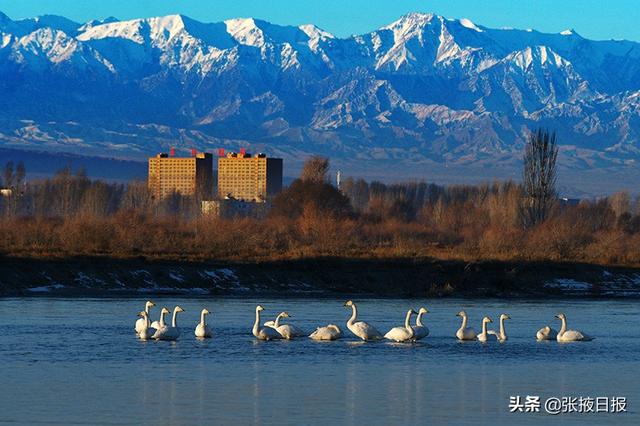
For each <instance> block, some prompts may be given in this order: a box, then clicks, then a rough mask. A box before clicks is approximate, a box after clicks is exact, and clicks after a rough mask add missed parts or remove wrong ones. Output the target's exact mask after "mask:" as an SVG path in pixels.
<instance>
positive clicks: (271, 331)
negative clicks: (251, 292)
mask: <svg viewBox="0 0 640 426" xmlns="http://www.w3.org/2000/svg"><path fill="white" fill-rule="evenodd" d="M262 311H264V308H263V307H262V305H258V306H256V322H255V323H254V324H253V330H252V332H253V335H254V336H256V338H258V339H260V340H273V339H282V336H280V333H278V331H277V330H276V329H275V328H272V327H263V328H260V312H262Z"/></svg>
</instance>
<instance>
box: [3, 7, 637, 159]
mask: <svg viewBox="0 0 640 426" xmlns="http://www.w3.org/2000/svg"><path fill="white" fill-rule="evenodd" d="M0 99H2V103H3V104H4V105H3V106H4V107H3V108H2V109H1V110H0V111H1V112H0V144H4V145H10V146H14V147H15V146H18V147H20V146H22V147H37V148H39V149H54V150H63V151H64V150H66V151H73V152H84V153H91V154H95V153H99V154H108V155H119V156H143V155H146V154H149V153H154V152H155V151H157V150H160V149H166V148H167V147H168V146H170V145H176V146H185V147H196V148H199V149H202V150H212V149H213V148H216V147H219V146H234V147H237V146H238V145H239V144H242V145H244V146H252V145H254V146H256V148H257V149H261V150H267V151H268V152H271V153H276V154H279V155H284V156H285V157H287V156H296V155H299V154H301V153H324V154H329V155H331V156H332V157H334V158H343V159H348V158H358V159H360V160H367V159H378V160H380V159H382V160H384V159H397V160H400V161H411V162H418V163H433V164H435V163H446V164H449V165H450V164H461V165H462V164H478V165H496V164H503V165H510V164H511V165H513V164H515V162H517V160H518V159H519V158H520V157H521V149H522V144H523V142H524V140H525V138H526V137H527V134H528V132H529V131H530V130H531V129H534V128H537V127H540V126H542V127H549V128H550V129H553V130H556V131H557V133H558V136H559V139H560V141H561V143H562V157H561V158H562V162H563V165H564V166H567V167H600V166H611V165H631V166H634V165H636V164H637V161H638V160H640V43H635V42H630V41H592V40H587V39H585V38H583V37H581V36H580V35H579V34H577V33H576V32H575V31H572V30H567V31H563V32H561V33H559V34H545V33H540V32H537V31H533V30H515V29H491V28H486V27H484V26H481V25H477V24H474V23H473V22H471V21H470V20H468V19H460V20H452V19H446V18H443V17H441V16H437V15H433V14H421V13H412V14H408V15H406V16H403V17H401V18H400V19H399V20H397V21H395V22H393V23H391V24H389V25H386V26H384V27H382V28H380V29H378V30H375V31H372V32H370V33H368V34H362V35H356V36H352V37H348V38H337V37H334V36H333V35H331V34H330V33H328V32H326V31H324V30H322V29H320V28H318V27H316V26H314V25H301V26H298V27H294V26H279V25H274V24H271V23H269V22H265V21H261V20H258V19H252V18H247V19H241V18H238V19H230V20H227V21H225V22H219V23H211V24H209V23H201V22H198V21H195V20H193V19H190V18H188V17H186V16H182V15H172V16H164V17H156V18H148V19H136V20H131V21H119V20H117V19H115V18H107V19H105V20H101V21H91V22H88V23H84V24H80V23H75V22H72V21H69V20H68V19H66V18H62V17H56V16H42V17H38V18H33V19H26V20H20V21H14V20H11V19H10V18H9V17H7V16H6V15H4V14H2V13H0Z"/></svg>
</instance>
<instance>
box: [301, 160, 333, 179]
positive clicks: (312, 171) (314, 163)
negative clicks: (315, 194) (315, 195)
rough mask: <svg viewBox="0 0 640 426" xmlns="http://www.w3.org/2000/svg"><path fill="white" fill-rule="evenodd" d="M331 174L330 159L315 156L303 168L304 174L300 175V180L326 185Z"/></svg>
mask: <svg viewBox="0 0 640 426" xmlns="http://www.w3.org/2000/svg"><path fill="white" fill-rule="evenodd" d="M328 172H329V159H328V158H325V157H320V156H318V155H314V156H313V157H311V158H309V159H308V160H307V161H305V163H304V166H303V167H302V173H301V174H300V180H303V181H308V182H315V183H324V182H326V180H327V173H328Z"/></svg>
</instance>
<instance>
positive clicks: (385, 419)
mask: <svg viewBox="0 0 640 426" xmlns="http://www.w3.org/2000/svg"><path fill="white" fill-rule="evenodd" d="M155 302H156V303H157V304H158V305H160V306H162V305H166V306H168V307H170V308H172V307H173V305H174V304H176V303H178V304H180V305H181V306H182V307H183V308H184V309H185V310H186V312H185V313H184V314H181V315H180V316H179V326H180V327H181V329H182V336H181V337H180V339H179V340H178V341H177V342H141V341H139V340H137V339H136V337H135V335H134V333H133V323H134V322H135V319H136V317H135V314H136V312H138V311H140V310H141V309H142V308H143V305H144V299H140V300H134V299H50V298H32V299H0V327H1V328H0V366H1V367H0V371H1V373H2V386H1V388H0V389H2V393H1V395H0V423H19V424H65V425H66V424H105V425H111V424H114V425H119V424H154V425H158V424H254V423H255V424H275V423H279V424H398V423H400V424H486V423H490V424H505V425H512V424H549V423H551V422H553V423H554V424H575V425H583V424H616V425H617V424H640V411H639V408H638V407H639V406H640V368H639V367H640V361H639V360H640V328H639V327H638V308H639V302H638V301H635V300H633V301H628V302H624V301H560V300H551V301H541V300H536V301H497V300H478V301H475V300H466V299H447V300H380V299H365V300H359V301H358V307H359V311H360V312H359V314H360V317H361V319H363V320H365V321H368V322H370V323H372V324H374V325H375V326H376V327H378V328H379V329H380V330H381V331H383V332H385V331H387V330H388V329H389V328H391V327H393V326H397V325H401V324H402V322H403V319H404V313H405V312H406V309H407V308H408V307H414V308H415V309H418V308H419V307H420V306H426V307H427V308H428V309H429V310H430V313H429V314H427V315H425V323H426V324H427V325H428V327H429V328H430V330H431V334H430V335H429V336H428V337H427V338H426V339H424V340H422V341H421V342H419V343H416V344H392V343H385V342H380V343H361V342H358V341H356V339H355V338H353V336H351V335H350V333H348V332H346V333H345V338H344V339H342V340H339V341H335V342H314V341H310V340H308V339H299V340H295V341H273V342H257V341H255V339H254V338H253V336H252V335H251V327H252V324H253V321H254V308H255V305H256V303H262V304H263V305H264V306H265V308H266V311H265V314H267V316H268V317H271V316H275V314H277V313H278V312H279V311H281V310H286V311H288V312H289V313H290V314H291V315H292V318H291V320H290V321H291V322H292V323H294V324H296V325H298V326H300V327H302V328H304V329H306V330H308V331H312V330H313V329H315V327H316V326H318V325H324V324H327V323H337V324H339V325H340V326H344V323H345V321H346V319H347V318H348V316H349V313H350V312H349V310H348V309H346V308H344V307H343V306H342V303H343V300H332V299H266V300H265V299H261V300H257V299H238V298H226V299H185V298H181V297H179V296H178V297H175V298H166V299H164V298H163V299H155ZM202 307H207V308H208V309H209V310H210V311H212V314H211V315H210V316H209V323H210V325H211V326H212V327H213V329H214V333H215V336H214V338H213V339H208V340H205V341H198V340H196V339H195V338H194V336H193V328H194V327H195V325H196V324H197V322H198V320H199V312H200V310H201V309H202ZM462 308H464V309H465V310H466V311H467V312H468V314H469V316H470V321H471V324H470V325H472V326H474V327H475V328H476V329H478V328H479V321H480V318H481V317H482V316H483V315H489V316H491V317H493V319H494V320H495V321H496V323H497V319H498V317H499V315H500V313H501V312H507V313H509V314H510V315H511V317H512V320H511V321H508V322H507V332H508V334H509V340H508V342H506V343H505V344H498V343H489V344H486V345H483V344H480V343H477V342H465V343H460V342H457V341H456V340H455V338H454V337H453V335H454V333H455V331H456V329H457V327H458V325H459V321H458V318H457V317H455V314H456V313H457V312H458V311H459V310H460V309H462ZM559 311H562V312H565V313H566V315H567V317H568V320H569V326H570V328H576V329H579V330H582V331H584V332H586V333H588V334H590V335H593V336H595V337H596V339H595V340H594V341H592V342H584V343H574V344H558V343H556V342H542V343H537V342H536V341H535V337H534V336H535V332H536V330H537V329H538V328H540V327H542V326H544V325H547V324H550V325H553V326H554V327H557V326H558V324H557V320H555V319H554V318H553V317H554V315H555V314H556V313H557V312H559ZM158 313H159V309H158V308H154V309H153V310H152V313H151V315H152V319H156V317H157V316H158ZM266 319H270V318H266ZM263 320H264V319H263ZM494 325H496V326H497V324H494ZM345 331H346V329H345ZM511 395H540V396H541V398H542V399H543V400H544V399H545V398H547V397H553V396H557V397H563V396H593V397H598V396H624V397H626V398H627V410H628V412H627V413H623V414H611V413H608V414H606V413H598V414H571V415H559V416H556V417H550V416H549V415H546V414H544V413H540V414H531V413H513V414H512V413H509V409H508V404H509V396H511Z"/></svg>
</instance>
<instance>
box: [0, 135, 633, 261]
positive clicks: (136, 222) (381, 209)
mask: <svg viewBox="0 0 640 426" xmlns="http://www.w3.org/2000/svg"><path fill="white" fill-rule="evenodd" d="M556 158H557V147H556V142H555V138H554V137H553V135H549V134H547V133H545V132H538V133H536V134H535V135H533V137H532V139H531V140H530V142H529V145H528V147H527V150H526V152H525V157H524V164H525V166H524V171H523V173H524V175H523V183H522V184H519V183H515V182H510V181H508V182H500V183H493V184H484V185H458V186H439V185H434V184H426V183H423V182H414V183H405V184H392V185H388V184H384V183H380V182H366V181H364V180H355V179H347V180H346V181H345V182H344V183H343V186H342V188H341V190H338V189H337V188H335V187H334V186H332V185H330V184H329V183H328V179H327V173H328V170H329V162H328V160H327V159H324V158H320V157H314V158H311V159H310V160H309V161H308V162H307V163H306V164H305V167H304V169H303V171H302V173H301V175H300V178H299V179H297V180H295V181H294V182H293V183H292V184H291V185H290V186H289V187H288V188H286V189H285V190H284V191H283V192H282V193H281V194H279V195H278V196H277V197H276V198H275V199H274V200H273V206H272V209H271V211H270V214H269V216H268V217H267V218H266V219H263V220H256V219H246V218H244V219H243V218H236V219H233V220H224V219H218V218H213V217H206V216H204V217H203V216H201V215H200V214H199V208H198V206H197V205H196V203H195V201H194V200H192V199H190V198H188V197H181V196H180V195H179V194H175V195H174V196H172V197H168V198H167V199H164V200H163V201H162V202H159V203H156V202H154V201H153V200H152V199H151V197H150V194H149V192H148V191H147V188H146V184H145V183H143V182H131V183H128V184H117V183H105V182H101V181H95V180H91V179H89V178H87V176H86V175H85V174H84V173H83V172H82V171H80V172H76V173H73V172H72V171H71V170H70V169H65V170H62V171H61V172H59V173H58V174H56V175H55V176H54V177H52V178H49V179H43V180H39V181H33V182H30V183H29V184H28V185H24V188H23V191H21V193H20V194H19V196H12V197H4V198H1V197H0V213H1V214H2V218H1V219H0V252H4V253H13V254H20V255H34V256H35V255H43V254H91V255H96V254H99V255H110V256H132V255H139V254H144V255H148V256H161V257H171V256H176V257H178V256H179V257H184V256H188V257H192V258H220V259H283V258H298V257H306V256H327V255H328V256H353V257H362V256H366V257H372V256H373V257H375V256H384V257H394V256H403V257H404V256H434V257H440V258H443V257H444V258H447V257H456V258H465V259H466V258H468V259H483V258H486V259H537V260H544V259H553V260H578V261H587V262H602V263H622V264H633V265H637V264H640V200H638V199H635V200H634V199H632V197H631V196H630V195H629V194H627V193H618V194H615V195H613V196H611V197H608V198H604V199H600V200H583V201H582V202H580V203H579V204H578V205H567V204H564V203H562V202H561V201H559V200H558V198H557V196H556V194H555V175H556ZM6 169H7V168H5V170H6ZM16 171H17V169H16ZM12 173H16V175H17V172H12ZM13 179H14V181H15V182H18V179H17V177H14V178H13ZM23 179H24V178H23Z"/></svg>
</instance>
